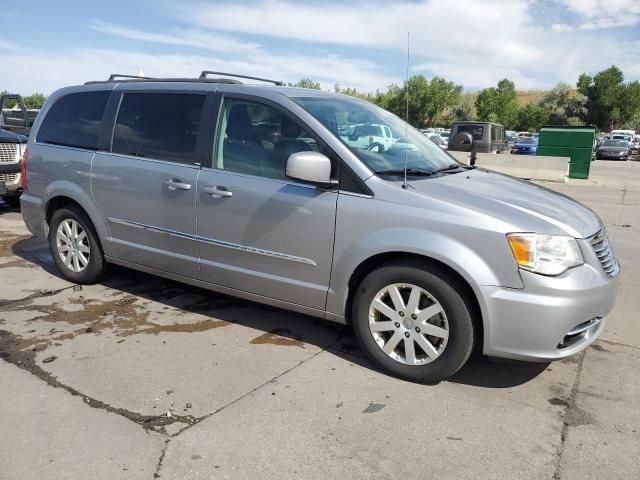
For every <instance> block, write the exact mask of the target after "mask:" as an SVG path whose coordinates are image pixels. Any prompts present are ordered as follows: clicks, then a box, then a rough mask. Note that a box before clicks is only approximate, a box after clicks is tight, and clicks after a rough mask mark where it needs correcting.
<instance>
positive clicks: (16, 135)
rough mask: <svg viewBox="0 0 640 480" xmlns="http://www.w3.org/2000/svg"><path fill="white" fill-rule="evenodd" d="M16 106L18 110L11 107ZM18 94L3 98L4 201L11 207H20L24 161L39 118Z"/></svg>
mask: <svg viewBox="0 0 640 480" xmlns="http://www.w3.org/2000/svg"><path fill="white" fill-rule="evenodd" d="M10 103H14V104H15V107H14V108H8V107H9V105H10ZM37 113H38V111H37V110H28V109H27V108H26V107H25V105H24V102H23V101H22V97H21V96H20V95H17V94H7V93H5V94H2V95H0V198H2V199H3V200H4V202H5V203H7V204H8V205H11V206H14V207H15V206H18V205H19V204H20V193H21V192H22V188H21V184H20V160H21V158H22V154H23V152H24V150H25V148H26V145H27V136H26V135H28V134H29V132H30V131H31V127H32V125H33V122H34V120H35V118H36V116H37Z"/></svg>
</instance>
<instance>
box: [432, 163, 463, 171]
mask: <svg viewBox="0 0 640 480" xmlns="http://www.w3.org/2000/svg"><path fill="white" fill-rule="evenodd" d="M459 168H462V165H459V164H457V163H451V164H449V165H447V166H446V167H442V168H439V169H437V170H434V171H433V173H440V172H448V171H449V170H457V169H459Z"/></svg>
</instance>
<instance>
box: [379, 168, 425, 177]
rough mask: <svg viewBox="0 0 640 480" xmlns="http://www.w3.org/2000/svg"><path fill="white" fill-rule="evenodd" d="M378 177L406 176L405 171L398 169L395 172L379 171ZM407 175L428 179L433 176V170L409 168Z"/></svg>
mask: <svg viewBox="0 0 640 480" xmlns="http://www.w3.org/2000/svg"><path fill="white" fill-rule="evenodd" d="M376 174H378V175H404V169H402V168H398V169H394V170H377V171H376ZM407 175H423V176H425V177H428V176H430V175H433V172H432V171H431V170H425V169H423V168H407Z"/></svg>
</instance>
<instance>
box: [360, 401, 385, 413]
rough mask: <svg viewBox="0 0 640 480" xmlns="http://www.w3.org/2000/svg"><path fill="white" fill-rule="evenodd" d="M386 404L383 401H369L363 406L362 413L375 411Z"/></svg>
mask: <svg viewBox="0 0 640 480" xmlns="http://www.w3.org/2000/svg"><path fill="white" fill-rule="evenodd" d="M384 407H386V405H385V404H384V403H373V402H370V403H369V406H368V407H367V408H365V409H364V410H363V411H362V413H376V412H379V411H380V410H382V409H383V408H384Z"/></svg>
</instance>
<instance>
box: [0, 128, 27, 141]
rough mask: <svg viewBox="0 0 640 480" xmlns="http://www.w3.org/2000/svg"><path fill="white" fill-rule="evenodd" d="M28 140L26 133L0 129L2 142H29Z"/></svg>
mask: <svg viewBox="0 0 640 480" xmlns="http://www.w3.org/2000/svg"><path fill="white" fill-rule="evenodd" d="M27 140H28V139H27V137H25V136H24V135H20V134H19V133H14V132H10V131H9V130H3V129H0V143H27Z"/></svg>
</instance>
